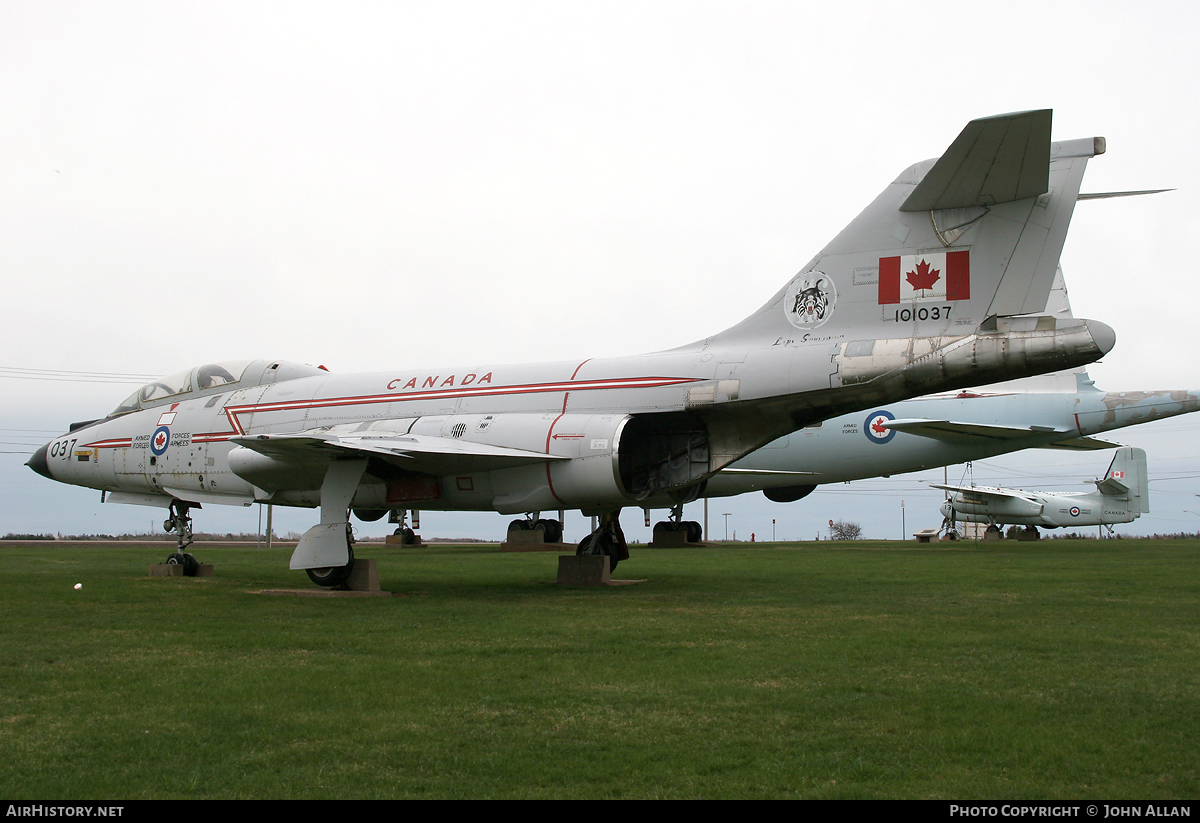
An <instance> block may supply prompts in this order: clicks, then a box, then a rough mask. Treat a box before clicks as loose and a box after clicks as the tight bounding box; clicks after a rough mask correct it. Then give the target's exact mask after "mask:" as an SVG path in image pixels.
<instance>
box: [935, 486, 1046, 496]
mask: <svg viewBox="0 0 1200 823" xmlns="http://www.w3.org/2000/svg"><path fill="white" fill-rule="evenodd" d="M929 488H931V489H945V490H946V491H948V492H968V493H970V494H977V495H979V496H980V497H998V498H1013V499H1016V500H1030V499H1032V498H1031V497H1030V496H1029V495H1028V494H1026V493H1025V492H1021V491H1017V490H1016V489H993V488H985V487H982V486H945V485H943V484H941V483H930V484H929Z"/></svg>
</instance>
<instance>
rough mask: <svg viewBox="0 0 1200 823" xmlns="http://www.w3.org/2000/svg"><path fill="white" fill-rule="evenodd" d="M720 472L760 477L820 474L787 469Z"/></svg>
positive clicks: (728, 470)
mask: <svg viewBox="0 0 1200 823" xmlns="http://www.w3.org/2000/svg"><path fill="white" fill-rule="evenodd" d="M720 474H739V475H752V476H758V477H766V476H771V477H779V476H781V475H782V476H791V477H811V476H812V475H814V474H818V472H803V471H791V470H787V469H721V471H720Z"/></svg>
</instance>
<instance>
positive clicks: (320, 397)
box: [29, 110, 1115, 585]
mask: <svg viewBox="0 0 1200 823" xmlns="http://www.w3.org/2000/svg"><path fill="white" fill-rule="evenodd" d="M1050 128H1051V113H1050V111H1048V110H1040V111H1030V112H1019V113H1015V114H1005V115H997V116H994V117H986V118H981V119H979V120H973V121H971V122H970V123H969V124H967V126H966V128H964V129H963V131H962V132H961V133H960V134H959V136H958V137H957V138H956V139H955V140H954V142H953V143H952V144H951V146H950V147H949V148H948V149H947V150H946V152H945V153H944V154H943V155H942V156H941V157H940V158H937V159H934V160H928V161H924V162H921V163H917V164H915V165H913V166H910V167H909V168H908V169H906V170H905V171H903V172H902V173H901V174H900V176H899V177H897V178H896V179H895V180H894V181H893V182H892V183H890V184H889V185H888V186H887V187H886V188H885V189H884V191H883V192H882V193H881V194H880V195H879V196H878V197H877V198H876V199H875V200H874V201H873V202H872V203H871V204H870V205H869V206H867V208H866V209H865V210H864V211H863V212H862V213H861V214H860V215H859V216H858V217H856V218H855V219H854V220H853V221H852V222H851V223H850V224H849V225H848V226H847V227H846V228H845V229H843V230H842V231H841V233H839V234H838V235H837V237H835V238H834V239H833V240H832V241H831V242H830V243H829V244H828V245H827V246H826V247H825V248H824V249H822V250H821V251H820V252H819V253H818V254H817V255H816V256H815V257H814V258H813V259H812V260H811V261H810V262H809V263H808V264H807V265H805V266H804V267H803V268H802V269H801V270H800V272H799V273H798V274H796V275H795V276H794V277H792V278H791V279H790V280H789V281H788V282H787V283H786V284H784V285H783V287H782V288H780V289H779V291H778V292H776V293H775V295H774V296H773V297H771V299H770V300H768V301H767V302H766V304H764V305H763V306H762V307H761V308H760V309H758V310H757V311H755V312H754V313H753V314H751V315H750V316H749V317H747V318H746V319H744V320H742V321H741V322H739V323H737V324H735V325H734V326H732V327H731V328H728V329H726V330H725V331H722V332H720V333H717V334H713V335H711V336H709V337H705V338H702V339H700V340H698V341H696V342H694V343H691V344H688V345H685V346H681V347H679V348H676V349H671V350H668V351H662V352H656V353H652V354H645V355H640V356H633V357H610V358H596V359H588V360H583V361H568V362H557V363H542V364H527V365H501V364H497V363H492V362H488V361H481V362H475V363H469V364H463V365H459V366H455V367H441V368H432V369H428V368H424V369H418V368H400V369H396V370H395V371H389V372H383V373H377V374H349V375H337V374H331V373H329V372H327V371H324V370H322V369H320V368H317V367H312V366H305V365H301V364H297V363H290V362H284V361H275V360H253V361H251V360H246V361H240V362H228V363H219V364H210V365H204V366H200V367H197V368H194V369H191V370H189V371H185V372H181V373H179V374H177V375H173V376H171V377H167V378H164V379H162V380H159V381H155V382H153V383H150V384H148V385H146V386H143V387H142V388H140V389H139V390H138V391H136V392H134V393H133V395H131V396H130V397H129V398H127V399H126V400H125V401H124V402H122V403H121V404H120V405H119V406H118V407H117V408H116V409H114V410H113V411H112V412H111V413H110V414H109V415H108V416H107V417H104V418H103V419H99V420H92V421H88V422H85V423H78V424H75V425H74V426H72V427H71V430H70V431H68V432H67V433H65V434H63V435H60V436H59V437H56V438H54V439H53V440H51V441H50V442H49V443H47V444H46V445H45V446H43V447H42V448H41V449H39V450H38V451H37V452H36V453H35V454H34V456H33V457H32V458H31V459H30V461H29V465H30V466H31V468H33V469H34V470H35V471H37V472H38V473H40V474H42V475H44V476H46V477H49V478H52V479H54V480H58V481H61V482H64V483H71V484H75V485H81V486H88V487H92V488H97V489H102V490H105V491H106V492H111V493H110V494H109V495H108V499H109V500H111V501H114V502H124V503H141V504H147V505H154V506H162V507H164V508H165V509H167V510H168V511H169V513H170V517H169V520H168V521H167V526H168V527H169V530H173V531H175V532H176V534H177V537H178V543H179V551H178V552H177V553H176V554H175V555H173V558H176V559H177V562H182V563H184V564H185V565H188V564H190V563H194V560H189V558H190V555H186V554H185V553H184V552H183V548H184V547H185V546H186V545H187V543H188V542H189V541H190V539H191V538H190V534H191V519H190V515H189V512H190V510H191V509H192V508H195V507H198V506H203V505H204V504H208V503H233V504H242V505H250V504H251V503H253V502H256V501H257V502H269V503H275V504H281V505H290V506H307V507H316V506H319V507H320V523H319V524H317V525H315V526H313V527H312V528H310V529H309V530H308V531H307V532H305V533H304V535H303V537H302V538H301V539H300V541H299V543H298V545H297V547H296V550H295V552H294V553H293V554H292V558H291V563H290V565H291V568H293V569H303V570H306V571H307V572H308V575H309V577H310V578H312V579H313V581H314V582H316V583H318V584H320V585H337V584H339V583H341V582H342V581H343V580H344V579H345V578H346V576H347V575H348V574H349V571H350V566H351V564H352V562H353V554H352V549H351V541H352V537H351V532H350V525H349V512H350V511H351V510H354V511H355V512H356V513H358V514H359V515H360V516H363V517H365V518H366V519H373V518H375V517H381V516H383V515H384V514H386V513H387V512H388V511H395V510H407V509H433V510H481V511H496V512H500V513H502V514H521V513H530V512H540V511H549V510H554V509H568V508H569V509H579V510H581V511H582V512H583V513H584V514H585V515H592V516H598V517H599V525H598V528H597V529H596V530H595V531H593V532H592V533H591V534H589V535H588V536H587V537H585V538H584V540H583V541H582V542H581V543H580V545H579V550H578V551H579V552H580V553H583V554H597V555H604V556H607V557H608V558H609V561H610V563H611V564H612V565H615V564H616V562H617V561H619V560H623V559H625V558H626V557H628V551H627V548H626V545H625V541H624V538H623V536H622V534H621V530H620V525H619V521H618V515H619V513H620V511H621V509H622V508H623V507H628V506H639V507H643V508H654V507H657V508H669V507H670V506H673V505H676V504H679V503H682V502H687V501H689V500H693V499H696V498H697V497H698V496H700V495H701V494H702V493H703V492H704V487H705V484H706V482H707V481H708V480H709V478H710V477H712V476H713V475H714V474H715V473H717V472H719V471H721V470H722V469H724V468H726V467H728V466H729V465H730V464H732V463H733V462H734V461H736V460H737V459H739V458H741V457H744V456H745V455H746V454H749V453H750V452H751V451H753V450H755V449H757V448H759V447H761V446H764V445H766V444H768V443H770V442H771V441H772V440H775V439H776V438H778V437H781V436H783V435H785V434H788V433H790V432H793V431H796V430H797V429H803V428H804V427H805V426H811V425H814V424H816V423H818V422H819V421H822V420H827V419H829V418H832V417H837V416H839V415H842V414H846V413H849V412H851V411H855V410H860V409H861V410H867V409H869V408H879V407H881V406H882V405H884V404H887V403H893V402H897V401H900V400H903V399H906V398H911V397H916V396H919V395H922V394H928V393H931V392H944V391H949V390H952V389H956V388H961V387H965V386H973V385H980V384H986V383H992V382H998V381H1003V380H1013V379H1018V378H1021V377H1026V376H1030V375H1034V374H1042V373H1046V372H1052V371H1058V370H1061V369H1069V368H1074V367H1077V366H1080V365H1083V364H1086V363H1090V362H1093V361H1094V360H1096V359H1098V358H1099V357H1100V356H1102V355H1103V354H1105V353H1107V352H1108V351H1109V350H1110V349H1111V348H1112V346H1113V344H1114V343H1115V335H1114V333H1113V331H1112V329H1111V328H1109V327H1108V326H1106V325H1105V324H1103V323H1099V322H1097V321H1093V320H1076V319H1061V318H1055V317H1053V316H1050V315H1045V314H1043V313H1042V312H1043V309H1044V307H1045V306H1046V303H1047V299H1048V296H1049V293H1050V290H1051V287H1052V284H1053V281H1054V275H1055V271H1056V269H1057V267H1058V261H1059V255H1060V253H1061V251H1062V246H1063V242H1064V240H1065V238H1066V233H1067V227H1068V224H1069V223H1070V220H1071V216H1072V214H1073V211H1074V208H1075V203H1076V200H1077V198H1078V194H1079V188H1080V183H1081V181H1082V178H1083V173H1084V169H1085V167H1086V165H1087V161H1088V160H1089V159H1090V158H1091V157H1093V156H1095V155H1098V154H1101V153H1103V151H1104V140H1103V138H1099V137H1088V138H1084V139H1078V140H1069V141H1065V142H1057V143H1052V142H1051V140H1050Z"/></svg>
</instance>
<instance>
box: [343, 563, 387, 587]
mask: <svg viewBox="0 0 1200 823" xmlns="http://www.w3.org/2000/svg"><path fill="white" fill-rule="evenodd" d="M346 588H348V589H349V590H350V591H352V592H377V591H380V589H379V569H378V568H377V567H376V564H375V561H374V560H370V559H365V558H358V557H356V558H354V565H353V566H352V567H351V568H350V579H349V580H347V581H346Z"/></svg>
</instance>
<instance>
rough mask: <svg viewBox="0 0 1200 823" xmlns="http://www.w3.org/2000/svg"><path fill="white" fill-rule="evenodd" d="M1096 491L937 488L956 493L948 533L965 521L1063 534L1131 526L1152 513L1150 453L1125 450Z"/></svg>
mask: <svg viewBox="0 0 1200 823" xmlns="http://www.w3.org/2000/svg"><path fill="white" fill-rule="evenodd" d="M1092 482H1094V483H1095V484H1096V491H1094V492H1090V493H1084V492H1068V493H1055V492H1027V491H1022V490H1020V489H996V488H990V487H986V486H948V485H941V484H935V483H931V484H930V485H931V486H932V487H933V488H935V489H945V490H946V491H948V492H950V495H949V496H948V497H947V499H946V502H945V503H943V504H942V515H943V516H945V518H946V523H947V526H946V528H948V529H950V528H953V524H954V523H955V522H957V521H960V520H963V521H967V522H971V523H987V524H988V530H989V531H998V529H999V526H1001V525H1004V524H1009V525H1018V526H1025V527H1026V529H1027V530H1029V531H1031V532H1035V533H1036V532H1037V527H1038V526H1042V527H1044V528H1050V529H1058V528H1066V527H1071V526H1111V525H1112V524H1114V523H1131V522H1133V521H1134V520H1136V519H1137V518H1138V516H1139V515H1141V514H1144V513H1145V512H1148V511H1150V492H1149V489H1148V487H1147V483H1146V453H1145V452H1144V451H1142V450H1141V449H1119V450H1118V451H1117V454H1116V456H1115V457H1114V458H1113V461H1112V463H1111V464H1109V467H1108V471H1107V472H1105V474H1104V478H1103V479H1101V480H1094V481H1092Z"/></svg>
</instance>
